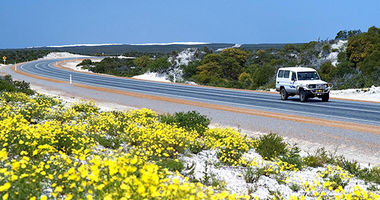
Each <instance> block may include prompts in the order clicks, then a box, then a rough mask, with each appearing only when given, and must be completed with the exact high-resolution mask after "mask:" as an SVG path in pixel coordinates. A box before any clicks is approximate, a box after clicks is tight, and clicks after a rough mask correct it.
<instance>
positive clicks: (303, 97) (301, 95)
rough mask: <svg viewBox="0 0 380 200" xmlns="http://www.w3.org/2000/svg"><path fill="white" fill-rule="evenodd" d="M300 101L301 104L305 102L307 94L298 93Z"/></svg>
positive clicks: (303, 92)
mask: <svg viewBox="0 0 380 200" xmlns="http://www.w3.org/2000/svg"><path fill="white" fill-rule="evenodd" d="M300 101H301V102H306V101H307V94H306V92H305V91H304V90H301V91H300Z"/></svg>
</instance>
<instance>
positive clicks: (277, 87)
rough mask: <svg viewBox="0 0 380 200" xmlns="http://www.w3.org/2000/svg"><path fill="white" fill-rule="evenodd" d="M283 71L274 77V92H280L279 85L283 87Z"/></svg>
mask: <svg viewBox="0 0 380 200" xmlns="http://www.w3.org/2000/svg"><path fill="white" fill-rule="evenodd" d="M283 79H284V70H279V71H278V73H277V77H276V90H277V91H280V87H281V85H283V83H282V82H283Z"/></svg>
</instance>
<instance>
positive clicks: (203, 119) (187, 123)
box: [159, 111, 210, 135]
mask: <svg viewBox="0 0 380 200" xmlns="http://www.w3.org/2000/svg"><path fill="white" fill-rule="evenodd" d="M159 120H160V122H163V123H166V124H176V125H177V126H178V127H181V128H184V129H186V130H188V131H197V132H198V133H199V134H200V135H203V133H204V132H205V131H206V129H207V127H208V125H209V124H210V119H208V118H207V116H205V115H201V114H200V113H199V112H197V111H189V112H186V113H185V112H176V113H174V115H170V114H166V115H160V116H159Z"/></svg>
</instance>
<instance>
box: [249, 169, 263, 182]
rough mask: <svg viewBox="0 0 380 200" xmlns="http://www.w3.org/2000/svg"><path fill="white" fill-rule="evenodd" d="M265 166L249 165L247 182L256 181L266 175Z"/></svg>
mask: <svg viewBox="0 0 380 200" xmlns="http://www.w3.org/2000/svg"><path fill="white" fill-rule="evenodd" d="M265 174H266V172H265V168H252V167H248V168H247V171H246V172H245V176H244V179H245V182H246V183H255V182H256V181H258V180H259V178H260V176H262V175H265Z"/></svg>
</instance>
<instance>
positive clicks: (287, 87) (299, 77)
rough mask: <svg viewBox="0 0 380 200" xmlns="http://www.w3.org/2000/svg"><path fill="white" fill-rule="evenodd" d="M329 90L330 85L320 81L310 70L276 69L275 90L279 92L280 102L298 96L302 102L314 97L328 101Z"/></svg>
mask: <svg viewBox="0 0 380 200" xmlns="http://www.w3.org/2000/svg"><path fill="white" fill-rule="evenodd" d="M330 89H331V86H330V84H329V83H327V82H325V81H322V80H321V79H320V77H319V75H318V72H317V71H316V70H315V69H312V68H306V67H285V68H280V69H278V72H277V75H276V90H277V91H279V92H280V94H281V99H282V100H286V99H288V97H289V96H294V95H299V97H300V100H301V101H302V102H305V101H307V99H308V98H314V97H319V98H321V99H322V101H328V100H329V93H330Z"/></svg>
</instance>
